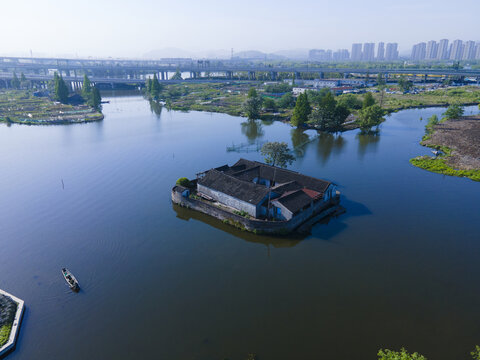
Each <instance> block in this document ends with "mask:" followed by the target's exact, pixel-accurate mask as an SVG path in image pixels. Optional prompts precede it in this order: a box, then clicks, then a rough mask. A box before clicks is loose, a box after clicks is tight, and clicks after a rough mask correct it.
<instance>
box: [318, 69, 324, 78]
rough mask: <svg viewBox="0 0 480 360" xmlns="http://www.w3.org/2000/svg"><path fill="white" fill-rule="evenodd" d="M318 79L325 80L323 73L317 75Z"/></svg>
mask: <svg viewBox="0 0 480 360" xmlns="http://www.w3.org/2000/svg"><path fill="white" fill-rule="evenodd" d="M318 78H319V79H325V73H324V72H323V71H320V72H319V73H318Z"/></svg>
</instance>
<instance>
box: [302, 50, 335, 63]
mask: <svg viewBox="0 0 480 360" xmlns="http://www.w3.org/2000/svg"><path fill="white" fill-rule="evenodd" d="M308 57H309V59H310V60H314V61H332V50H323V49H312V50H310V51H309V52H308Z"/></svg>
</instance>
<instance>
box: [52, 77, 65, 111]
mask: <svg viewBox="0 0 480 360" xmlns="http://www.w3.org/2000/svg"><path fill="white" fill-rule="evenodd" d="M53 83H54V99H55V100H57V101H60V102H61V103H62V104H66V103H67V101H68V88H67V85H66V84H65V81H63V78H62V77H61V76H59V75H58V73H56V72H55V74H53Z"/></svg>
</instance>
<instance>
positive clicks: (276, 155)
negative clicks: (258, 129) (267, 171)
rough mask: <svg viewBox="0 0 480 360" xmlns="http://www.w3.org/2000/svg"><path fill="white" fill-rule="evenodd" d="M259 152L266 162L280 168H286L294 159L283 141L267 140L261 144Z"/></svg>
mask: <svg viewBox="0 0 480 360" xmlns="http://www.w3.org/2000/svg"><path fill="white" fill-rule="evenodd" d="M260 153H261V154H262V155H263V156H264V159H265V162H266V163H267V164H270V165H272V166H278V167H281V168H286V167H287V165H291V164H292V163H293V161H294V160H295V157H294V156H293V155H292V154H291V150H290V149H289V148H288V145H287V143H285V142H277V141H274V142H267V143H265V144H264V145H263V146H262V149H261V150H260Z"/></svg>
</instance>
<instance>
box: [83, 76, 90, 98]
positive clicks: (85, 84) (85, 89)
mask: <svg viewBox="0 0 480 360" xmlns="http://www.w3.org/2000/svg"><path fill="white" fill-rule="evenodd" d="M91 93H92V83H91V82H90V79H89V78H88V76H87V74H84V75H83V85H82V97H83V98H84V99H85V100H86V101H88V98H89V97H90V94H91Z"/></svg>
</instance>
